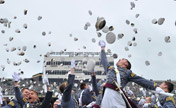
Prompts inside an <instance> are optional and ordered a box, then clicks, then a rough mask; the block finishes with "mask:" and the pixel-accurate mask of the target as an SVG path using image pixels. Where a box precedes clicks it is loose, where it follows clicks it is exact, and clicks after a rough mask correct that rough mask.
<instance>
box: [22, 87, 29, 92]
mask: <svg viewBox="0 0 176 108" xmlns="http://www.w3.org/2000/svg"><path fill="white" fill-rule="evenodd" d="M26 89H27V90H29V89H28V88H23V89H21V92H23V91H24V90H26Z"/></svg>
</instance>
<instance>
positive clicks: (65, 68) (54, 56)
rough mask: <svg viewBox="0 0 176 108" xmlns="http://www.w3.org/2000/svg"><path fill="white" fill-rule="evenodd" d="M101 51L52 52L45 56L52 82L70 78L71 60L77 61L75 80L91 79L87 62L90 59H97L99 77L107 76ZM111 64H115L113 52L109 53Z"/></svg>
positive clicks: (46, 69) (48, 74) (108, 57)
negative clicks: (101, 61)
mask: <svg viewBox="0 0 176 108" xmlns="http://www.w3.org/2000/svg"><path fill="white" fill-rule="evenodd" d="M99 55H100V52H52V53H50V54H47V56H45V58H44V60H45V63H46V66H45V71H46V75H47V77H48V78H49V80H50V81H51V82H57V81H59V80H60V81H63V80H65V79H67V78H68V72H69V71H70V66H71V60H72V59H74V60H75V62H76V68H75V75H76V78H75V80H83V81H85V80H89V79H90V78H91V77H90V75H91V72H88V71H87V68H86V64H87V61H88V60H89V59H93V60H95V61H96V66H95V72H96V77H97V79H104V78H106V76H105V74H104V68H103V66H102V65H101V63H100V57H99ZM107 59H108V61H109V63H110V65H112V66H113V65H114V58H113V57H112V55H111V53H107Z"/></svg>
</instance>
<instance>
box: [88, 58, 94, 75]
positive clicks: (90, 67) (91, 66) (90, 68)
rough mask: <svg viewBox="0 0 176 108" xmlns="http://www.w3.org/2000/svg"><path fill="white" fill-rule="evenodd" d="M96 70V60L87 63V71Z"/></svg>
mask: <svg viewBox="0 0 176 108" xmlns="http://www.w3.org/2000/svg"><path fill="white" fill-rule="evenodd" d="M94 68H95V60H93V59H90V60H89V61H88V62H87V70H88V72H94Z"/></svg>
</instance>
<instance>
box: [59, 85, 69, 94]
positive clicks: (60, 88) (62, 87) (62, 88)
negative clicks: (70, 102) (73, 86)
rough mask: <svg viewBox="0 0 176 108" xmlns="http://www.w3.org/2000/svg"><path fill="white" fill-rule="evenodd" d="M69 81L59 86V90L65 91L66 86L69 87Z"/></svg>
mask: <svg viewBox="0 0 176 108" xmlns="http://www.w3.org/2000/svg"><path fill="white" fill-rule="evenodd" d="M67 85H68V83H67V82H63V83H62V84H61V85H60V86H59V90H60V92H61V93H64V90H65V87H67Z"/></svg>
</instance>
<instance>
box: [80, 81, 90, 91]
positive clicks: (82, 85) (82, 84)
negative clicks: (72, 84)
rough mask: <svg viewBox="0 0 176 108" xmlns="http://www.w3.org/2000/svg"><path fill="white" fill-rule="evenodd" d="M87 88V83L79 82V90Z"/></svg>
mask: <svg viewBox="0 0 176 108" xmlns="http://www.w3.org/2000/svg"><path fill="white" fill-rule="evenodd" d="M87 88H88V85H87V84H86V83H81V84H80V89H81V90H84V89H87Z"/></svg>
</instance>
